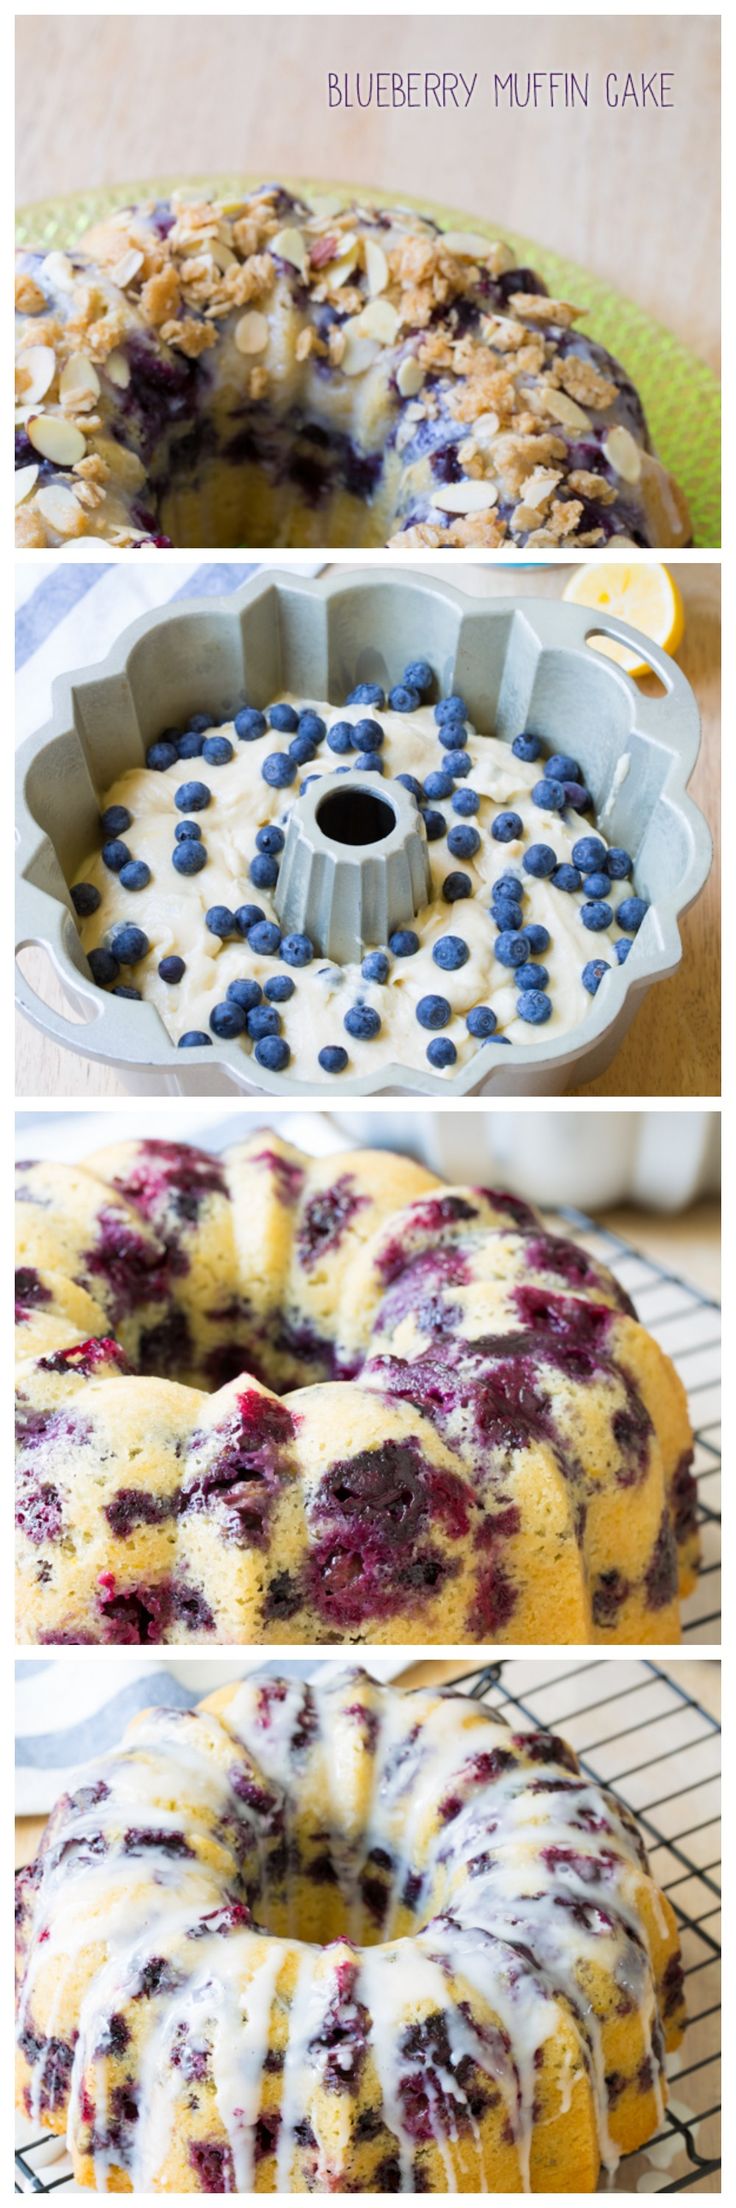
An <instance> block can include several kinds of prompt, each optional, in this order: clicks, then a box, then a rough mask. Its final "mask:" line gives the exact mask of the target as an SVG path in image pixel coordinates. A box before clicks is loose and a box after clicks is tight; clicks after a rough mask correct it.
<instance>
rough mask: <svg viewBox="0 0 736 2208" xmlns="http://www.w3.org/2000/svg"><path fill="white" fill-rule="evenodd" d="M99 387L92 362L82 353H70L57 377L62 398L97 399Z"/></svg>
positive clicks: (98, 380)
mask: <svg viewBox="0 0 736 2208" xmlns="http://www.w3.org/2000/svg"><path fill="white" fill-rule="evenodd" d="M100 389H101V385H100V379H99V376H98V374H97V369H96V368H95V365H94V362H93V361H91V360H87V359H86V357H85V355H84V353H70V355H69V359H68V360H67V361H65V363H64V366H63V368H62V371H61V375H60V377H59V390H60V393H61V396H62V399H71V398H74V399H82V398H89V399H98V398H99V396H100Z"/></svg>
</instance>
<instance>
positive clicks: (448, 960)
mask: <svg viewBox="0 0 736 2208" xmlns="http://www.w3.org/2000/svg"><path fill="white" fill-rule="evenodd" d="M432 957H433V959H434V962H435V966H441V967H442V968H443V970H444V972H445V973H448V974H452V973H455V972H456V971H457V969H458V967H459V966H465V965H466V963H467V960H468V959H469V957H470V951H469V949H468V945H467V943H466V942H465V939H464V937H463V936H462V935H439V936H438V937H437V941H436V943H435V944H434V947H433V950H432Z"/></svg>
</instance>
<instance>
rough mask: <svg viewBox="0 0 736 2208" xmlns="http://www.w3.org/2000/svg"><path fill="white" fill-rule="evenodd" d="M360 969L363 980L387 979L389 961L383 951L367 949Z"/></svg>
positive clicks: (389, 968)
mask: <svg viewBox="0 0 736 2208" xmlns="http://www.w3.org/2000/svg"><path fill="white" fill-rule="evenodd" d="M360 971H361V974H362V976H363V980H364V981H380V982H382V981H388V977H389V973H390V971H391V961H390V959H389V958H388V957H387V954H386V952H385V951H367V952H366V955H365V958H364V960H363V964H362V966H361V969H360Z"/></svg>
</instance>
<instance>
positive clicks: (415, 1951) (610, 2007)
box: [18, 1665, 684, 2193]
mask: <svg viewBox="0 0 736 2208" xmlns="http://www.w3.org/2000/svg"><path fill="white" fill-rule="evenodd" d="M82 1779H83V1783H82V1784H80V1786H79V1788H78V1790H77V1791H76V1792H74V1793H72V1794H66V1795H64V1796H63V1797H62V1799H61V1801H59V1802H58V1803H57V1805H56V1808H55V1810H54V1811H53V1813H52V1816H51V1818H50V1820H49V1824H48V1826H47V1829H46V1833H45V1835H44V1839H43V1842H42V1846H41V1850H40V1853H39V1855H38V1858H37V1860H36V1862H35V1863H34V1864H32V1865H31V1866H30V1868H29V1869H28V1870H27V1871H25V1872H22V1873H21V1874H20V1876H19V1899H18V1950H19V1953H18V1971H19V1996H18V2097H19V2101H20V2105H21V2107H23V2108H24V2109H25V2111H26V2113H27V2114H28V2115H29V2116H30V2117H31V2118H32V2120H33V2122H34V2124H37V2125H41V2126H43V2127H44V2128H45V2129H48V2130H51V2131H57V2132H63V2131H64V2130H66V2131H67V2135H68V2142H69V2148H70V2151H71V2154H72V2157H73V2161H74V2170H75V2176H76V2179H77V2181H78V2182H79V2183H81V2184H83V2185H89V2186H93V2187H94V2186H96V2188H97V2189H98V2191H101V2192H106V2191H107V2192H121V2191H134V2192H149V2191H155V2192H209V2193H235V2192H240V2193H246V2192H251V2191H255V2192H281V2193H289V2192H327V2193H332V2192H352V2193H354V2192H377V2193H380V2192H383V2193H394V2192H405V2193H413V2192H432V2193H447V2192H461V2193H472V2192H481V2191H482V2192H494V2193H504V2192H520V2191H522V2190H530V2191H532V2192H574V2193H579V2192H592V2191H594V2190H595V2187H596V2184H597V2180H598V2176H599V2172H600V2170H601V2168H604V2169H605V2170H606V2171H607V2172H609V2173H610V2172H613V2171H614V2170H615V2169H616V2166H617V2163H618V2161H619V2159H620V2156H621V2155H622V2154H625V2153H630V2152H631V2151H632V2150H633V2149H635V2148H636V2147H639V2146H641V2145H643V2144H644V2143H645V2142H646V2140H647V2139H649V2138H650V2137H651V2136H652V2133H653V2132H655V2131H656V2130H657V2128H658V2126H659V2124H660V2123H661V2119H662V2115H663V2111H664V2105H665V2094H666V2080H665V2071H664V2058H665V2052H666V2050H669V2049H671V2048H675V2047H676V2046H677V2045H678V2043H679V2041H680V2039H681V2037H682V2031H683V2026H684V2000H683V1972H682V1962H681V1957H680V1947H679V1940H678V1933H677V1925H676V1920H675V1916H674V1912H673V1910H672V1908H671V1905H670V1903H669V1901H668V1900H667V1898H666V1896H665V1895H664V1894H662V1893H661V1892H660V1891H659V1890H658V1888H657V1886H656V1884H655V1882H654V1880H653V1879H652V1877H651V1876H650V1874H649V1870H648V1865H647V1857H646V1851H645V1848H644V1843H643V1840H642V1837H641V1835H640V1833H639V1831H638V1829H637V1825H636V1823H635V1820H634V1818H633V1817H632V1815H631V1813H630V1811H629V1810H628V1809H626V1808H625V1807H623V1806H622V1804H621V1803H620V1802H618V1801H617V1800H616V1799H615V1797H614V1796H613V1795H612V1794H608V1793H607V1792H606V1791H605V1790H604V1789H603V1788H602V1787H600V1786H599V1785H598V1784H597V1783H596V1782H595V1781H593V1780H591V1779H590V1778H588V1777H587V1776H586V1775H585V1773H584V1772H583V1771H581V1769H580V1766H579V1764H578V1762H577V1760H576V1757H575V1755H574V1754H573V1752H572V1750H571V1749H570V1748H569V1747H568V1746H567V1744H566V1742H565V1741H563V1740H559V1739H557V1738H555V1736H554V1735H552V1734H549V1733H544V1732H525V1733H512V1732H511V1731H510V1730H509V1729H508V1727H507V1726H506V1725H504V1724H503V1722H502V1721H501V1720H499V1719H498V1718H497V1717H496V1716H494V1715H493V1714H491V1713H490V1712H489V1711H488V1710H487V1709H484V1708H482V1707H481V1706H480V1705H478V1704H477V1703H474V1702H472V1701H469V1700H467V1699H466V1698H465V1697H463V1696H447V1697H444V1698H442V1697H439V1696H437V1695H434V1694H432V1693H429V1692H425V1691H421V1692H419V1693H415V1694H410V1695H400V1694H397V1693H395V1692H392V1691H391V1690H390V1689H386V1688H381V1687H377V1686H375V1685H374V1684H373V1683H372V1682H371V1681H370V1680H369V1679H368V1678H366V1676H365V1674H364V1673H361V1672H359V1671H354V1670H347V1671H344V1670H341V1669H337V1668H336V1667H334V1666H332V1665H328V1666H327V1668H326V1670H323V1671H322V1673H321V1677H320V1682H319V1684H318V1685H316V1686H307V1685H304V1684H303V1683H302V1682H301V1681H293V1680H292V1681H286V1680H279V1679H267V1680H261V1682H260V1683H259V1682H258V1680H257V1679H256V1680H254V1681H246V1682H245V1683H244V1684H240V1685H235V1686H229V1687H225V1688H221V1689H220V1690H218V1692H216V1693H215V1694H212V1695H210V1696H209V1698H208V1700H207V1701H206V1702H203V1703H200V1705H199V1706H198V1708H197V1709H195V1710H192V1711H182V1710H178V1709H177V1710H167V1709H156V1710H150V1711H148V1712H145V1713H144V1714H143V1715H142V1716H141V1717H139V1718H137V1719H136V1720H135V1721H134V1723H133V1724H132V1725H131V1726H130V1727H129V1728H128V1731H127V1733H126V1735H125V1738H124V1740H123V1741H122V1743H121V1745H120V1747H119V1748H118V1749H117V1750H116V1751H114V1752H113V1753H112V1754H111V1755H108V1756H106V1757H105V1759H104V1761H103V1762H101V1763H98V1764H97V1765H95V1766H92V1765H88V1766H86V1767H85V1770H84V1773H83V1775H82Z"/></svg>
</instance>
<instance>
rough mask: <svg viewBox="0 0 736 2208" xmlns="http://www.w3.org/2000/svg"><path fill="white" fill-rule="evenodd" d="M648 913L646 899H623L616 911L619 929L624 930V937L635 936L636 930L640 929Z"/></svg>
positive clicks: (647, 900)
mask: <svg viewBox="0 0 736 2208" xmlns="http://www.w3.org/2000/svg"><path fill="white" fill-rule="evenodd" d="M648 911H649V899H648V898H647V897H624V898H623V900H622V902H621V904H620V905H619V906H618V908H617V911H616V919H617V921H618V924H619V927H620V928H623V929H624V931H625V934H626V935H636V931H637V928H640V927H641V924H642V920H644V919H645V918H646V915H647V913H648Z"/></svg>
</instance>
